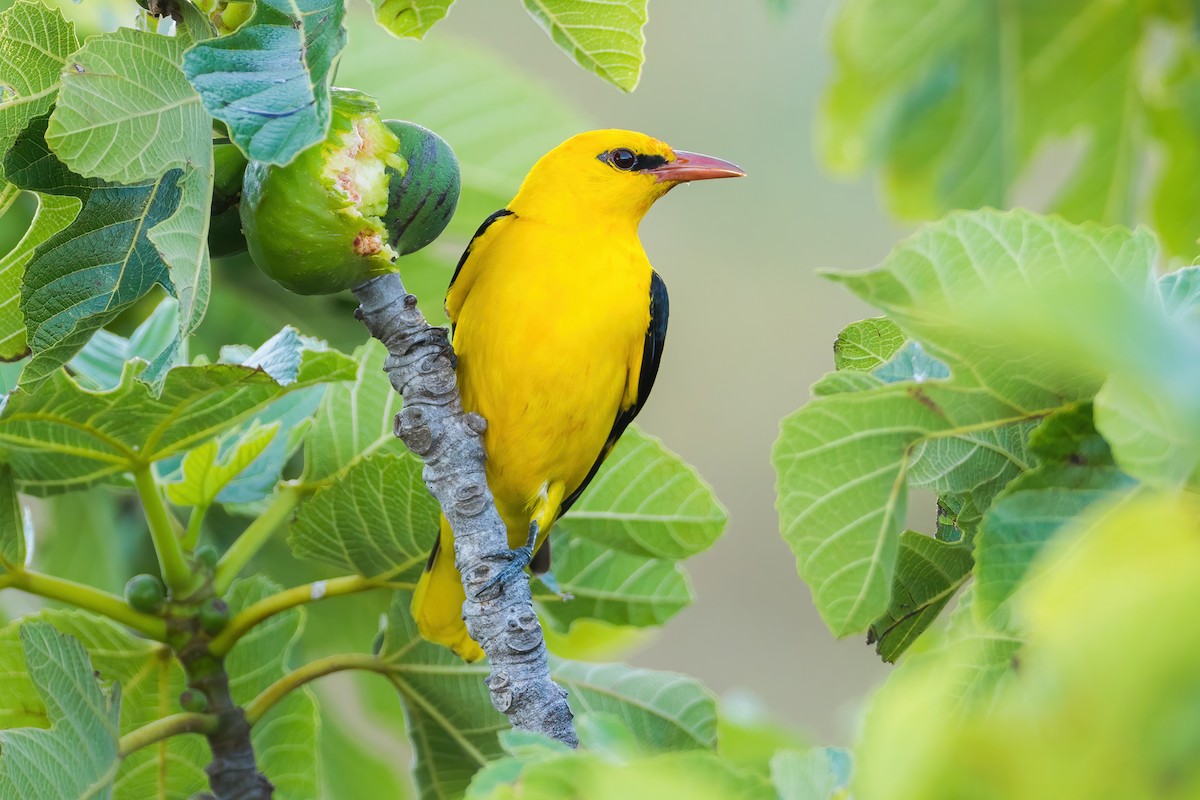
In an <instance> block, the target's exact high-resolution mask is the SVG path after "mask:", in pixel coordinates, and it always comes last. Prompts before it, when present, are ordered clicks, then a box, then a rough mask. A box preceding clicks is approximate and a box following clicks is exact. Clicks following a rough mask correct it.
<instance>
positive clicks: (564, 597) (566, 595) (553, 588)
mask: <svg viewBox="0 0 1200 800" xmlns="http://www.w3.org/2000/svg"><path fill="white" fill-rule="evenodd" d="M537 579H538V580H539V581H541V582H542V585H543V586H545V587H546V588H547V589H549V590H550V593H551V594H553V595H554V596H555V597H557V598H558V599H559V600H561V601H562V602H564V603H566V602H569V601H571V600H574V599H575V595H573V594H571V593H570V592H564V591H563V590H562V587H561V586H559V585H558V578H555V577H554V572H553V571H547V572H543V573H542V574H540V575H538V576H537Z"/></svg>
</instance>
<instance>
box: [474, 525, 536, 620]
mask: <svg viewBox="0 0 1200 800" xmlns="http://www.w3.org/2000/svg"><path fill="white" fill-rule="evenodd" d="M538 530H539V528H538V524H537V521H536V520H535V521H534V522H531V523H529V538H528V539H527V540H526V541H525V544H524V545H522V546H521V547H518V548H517V549H515V550H509V551H508V552H506V553H499V554H497V555H495V556H491V558H493V559H497V560H499V559H507V560H508V564H506V565H505V566H504V568H503V569H501V570H500V572H499V573H498V574H497V575H496V577H494V578H492V579H491V580H490V581H488V582H487V583H485V584H484V585H483V587H482V588H480V589H479V590H478V591H476V592H475V597H474V599H475V601H476V602H479V601H480V600H494V599H496V597H498V596H499V595H500V592H502V591H504V585H505V584H506V583H508V582H509V581H511V580H512V579H513V578H515V577H517V576H518V575H520V574H521V570H523V569H525V568H526V567H528V566H529V562H530V561H532V560H533V545H534V544H535V543H536V542H537V536H538ZM493 589H495V590H496V591H495V592H493V591H492V590H493Z"/></svg>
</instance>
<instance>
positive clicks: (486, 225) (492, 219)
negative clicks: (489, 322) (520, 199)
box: [446, 208, 515, 331]
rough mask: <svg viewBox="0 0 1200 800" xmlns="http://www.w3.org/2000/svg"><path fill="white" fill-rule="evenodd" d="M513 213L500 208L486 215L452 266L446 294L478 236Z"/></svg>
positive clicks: (452, 328) (452, 326)
mask: <svg viewBox="0 0 1200 800" xmlns="http://www.w3.org/2000/svg"><path fill="white" fill-rule="evenodd" d="M514 213H515V212H512V211H509V210H508V209H507V208H502V209H500V210H499V211H495V212H493V213H492V214H490V215H488V218H487V219H485V220H484V221H483V223H482V224H480V226H479V228H478V230H476V231H475V235H474V236H472V237H471V241H469V242H467V247H466V249H465V250H463V254H462V255H461V256H459V258H458V264H456V265H455V266H454V274H453V275H451V276H450V283H449V285H447V286H446V294H450V289H451V288H452V287H453V286H454V282H455V281H456V280H458V273H460V272H462V268H463V264H466V263H467V258H468V257H470V255H471V247H472V246H473V245H474V244H475V240H476V239H478V238H479V237H480V236H483V234H484V233H486V232H487V229H488V228H490V227H492V223H493V222H495V221H496V220H498V219H500V218H501V217H508V216H512V215H514ZM450 330H451V331H453V330H454V325H453V324H451V325H450Z"/></svg>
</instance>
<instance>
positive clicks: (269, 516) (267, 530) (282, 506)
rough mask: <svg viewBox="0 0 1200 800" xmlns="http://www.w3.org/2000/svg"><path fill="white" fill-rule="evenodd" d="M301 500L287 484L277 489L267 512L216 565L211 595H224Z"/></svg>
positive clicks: (248, 526) (297, 492)
mask: <svg viewBox="0 0 1200 800" xmlns="http://www.w3.org/2000/svg"><path fill="white" fill-rule="evenodd" d="M303 496H304V493H303V492H302V491H300V490H299V489H297V488H296V487H295V486H293V485H291V484H283V485H282V486H280V487H279V491H278V492H276V494H275V499H274V500H273V501H272V502H271V505H269V506H267V510H266V511H264V512H263V513H262V515H261V516H260V517H258V519H256V520H254V521H253V522H251V523H250V524H249V525H247V526H246V529H245V530H244V531H242V535H241V536H239V537H238V538H237V540H236V541H235V542H234V543H233V544H232V545H230V547H229V549H228V550H226V551H225V555H223V556H222V557H221V560H220V561H219V562H217V568H216V571H215V572H214V573H213V591H215V592H216V593H217V595H218V596H219V595H223V594H225V592H226V591H227V590H228V589H229V585H230V584H231V583H233V579H234V578H236V577H237V576H238V573H240V572H241V571H242V570H243V569H245V567H246V565H247V564H248V563H250V559H252V558H254V555H255V554H256V553H257V552H258V551H259V550H261V549H262V548H263V546H264V545H265V544H266V543H267V542H268V541H269V540H270V538H271V535H272V534H274V533H275V531H276V529H277V528H279V526H280V525H282V524H283V523H284V522H286V521H287V520H288V518H289V517H290V516H291V515H292V512H293V511H294V510H295V509H296V506H298V505H299V504H300V500H301V498H303Z"/></svg>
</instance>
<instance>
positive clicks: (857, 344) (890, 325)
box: [833, 317, 905, 372]
mask: <svg viewBox="0 0 1200 800" xmlns="http://www.w3.org/2000/svg"><path fill="white" fill-rule="evenodd" d="M904 342H905V338H904V333H903V332H901V330H900V329H899V328H898V327H896V323H894V322H892V321H891V320H890V319H888V318H887V317H872V318H871V319H864V320H860V321H858V322H852V323H850V324H849V325H847V326H846V327H845V328H843V329H842V332H841V333H839V334H838V337H837V340H836V341H834V343H833V365H834V367H835V368H836V369H839V370H854V371H856V372H870V371H871V370H873V369H875V368H876V367H881V366H883V365H884V364H886V363H887V362H888V361H889V360H890V359H891V358H892V356H894V355H895V354H896V352H897V351H898V350H899V349H900V348H901V347H903V346H904Z"/></svg>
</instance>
